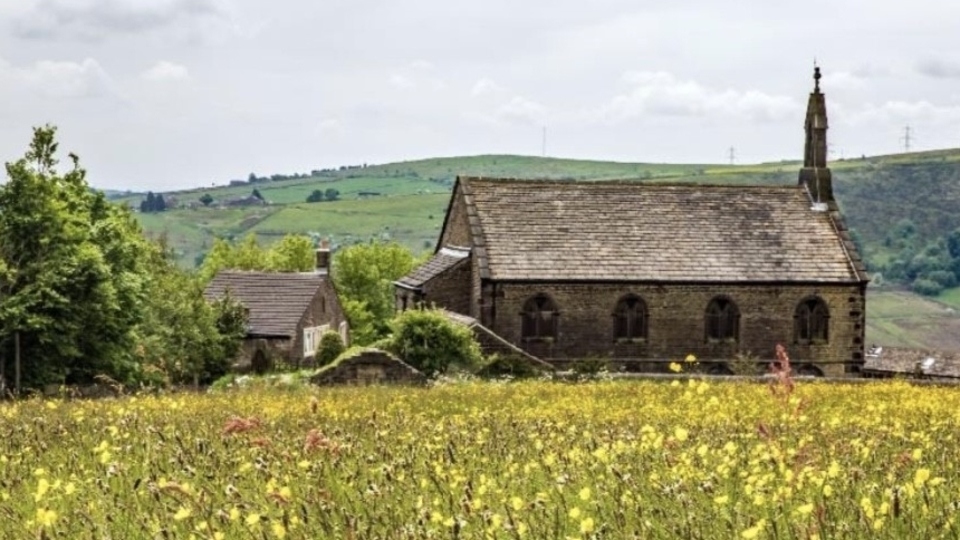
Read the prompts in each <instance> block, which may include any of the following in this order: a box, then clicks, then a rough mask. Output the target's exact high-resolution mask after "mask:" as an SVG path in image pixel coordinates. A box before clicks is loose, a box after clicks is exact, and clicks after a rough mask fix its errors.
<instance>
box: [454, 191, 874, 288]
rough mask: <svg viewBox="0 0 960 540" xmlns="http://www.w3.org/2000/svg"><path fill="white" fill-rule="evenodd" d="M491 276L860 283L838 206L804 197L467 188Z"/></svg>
mask: <svg viewBox="0 0 960 540" xmlns="http://www.w3.org/2000/svg"><path fill="white" fill-rule="evenodd" d="M457 189H459V190H460V191H461V195H462V197H463V200H464V202H465V207H466V214H467V219H468V222H469V226H470V231H471V232H470V234H471V237H472V241H473V248H474V253H475V256H476V257H477V258H478V265H479V268H480V273H481V277H485V278H491V279H497V280H538V281H542V280H572V281H697V282H703V281H708V282H734V283H736V282H757V281H762V282H860V281H866V279H867V278H866V274H865V272H863V270H862V268H863V267H862V263H860V261H859V257H858V256H857V255H856V250H855V249H854V248H853V245H852V243H851V242H850V241H849V238H848V236H846V233H845V229H844V227H843V224H842V221H840V218H839V213H838V212H836V206H835V204H832V205H831V208H830V210H831V211H815V210H812V209H811V200H810V198H809V195H808V193H807V191H806V188H805V187H804V186H717V185H711V186H705V185H696V184H682V185H669V184H652V183H641V182H630V181H601V182H558V181H547V180H543V181H537V180H514V179H487V178H463V177H461V178H458V185H457V187H456V188H455V191H454V193H455V195H454V196H457V195H456V193H457Z"/></svg>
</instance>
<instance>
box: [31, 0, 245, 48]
mask: <svg viewBox="0 0 960 540" xmlns="http://www.w3.org/2000/svg"><path fill="white" fill-rule="evenodd" d="M228 8H229V5H228V4H227V3H226V0H36V2H35V3H33V5H32V7H31V8H30V9H28V10H25V11H24V12H23V13H21V14H20V15H19V16H17V17H15V18H13V20H12V27H13V30H14V32H15V34H16V35H18V36H19V37H22V38H32V39H62V38H76V39H82V40H90V41H97V40H100V39H103V38H105V37H108V36H109V35H111V34H138V33H143V32H147V31H152V30H156V29H158V28H165V27H173V28H175V29H177V30H178V31H182V30H193V31H199V30H202V29H210V25H211V24H213V25H223V24H227V25H231V24H232V23H231V22H230V19H231V15H230V10H229V9H228Z"/></svg>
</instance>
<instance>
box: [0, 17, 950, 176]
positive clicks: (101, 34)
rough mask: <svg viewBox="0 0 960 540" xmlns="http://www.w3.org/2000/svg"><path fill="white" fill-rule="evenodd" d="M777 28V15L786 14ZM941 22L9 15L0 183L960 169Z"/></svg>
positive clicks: (0, 52) (3, 41)
mask: <svg viewBox="0 0 960 540" xmlns="http://www.w3.org/2000/svg"><path fill="white" fill-rule="evenodd" d="M788 6H789V7H788ZM958 20H960V3H957V2H948V1H943V0H913V1H912V2H909V3H903V2H892V1H889V0H829V1H827V0H809V1H806V2H789V3H785V2H771V1H770V0H737V1H736V2H734V1H730V0H725V1H718V0H713V1H708V0H670V1H666V0H655V1H654V0H592V1H590V2H584V1H582V0H553V1H552V2H521V1H520V0H510V1H507V0H483V1H476V2H466V1H457V0H443V1H441V0H419V1H403V0H390V1H387V0H320V1H312V0H271V1H270V2H264V1H262V0H0V160H2V161H9V160H12V159H15V158H17V157H19V156H21V155H22V154H23V151H24V150H25V148H26V145H27V143H28V141H29V138H30V133H31V132H30V128H31V126H35V125H40V124H43V123H47V122H49V123H53V124H55V125H57V126H59V129H60V131H59V135H60V140H61V148H62V150H64V151H73V152H75V153H77V154H79V155H80V157H81V160H82V162H83V163H84V165H85V166H86V167H87V169H88V170H89V172H90V176H89V178H90V181H91V183H92V184H93V185H95V186H98V187H102V188H132V189H153V190H168V189H175V188H183V187H191V186H200V185H210V184H211V183H214V182H216V183H225V182H227V181H228V180H230V179H232V178H246V176H247V175H248V174H249V173H250V172H256V173H257V174H261V175H262V174H270V173H278V172H305V171H309V170H311V169H316V168H323V167H333V166H338V165H343V164H353V163H362V162H366V163H383V162H388V161H397V160H407V159H418V158H425V157H435V156H453V155H467V154H489V153H510V154H528V155H540V153H541V143H542V140H541V135H542V130H543V127H544V126H546V128H547V145H546V146H547V149H546V150H547V154H548V155H550V156H560V157H573V158H588V159H604V160H606V159H611V160H621V161H645V162H684V163H691V162H709V163H723V162H726V161H727V159H728V151H729V148H731V147H734V148H735V149H736V156H737V162H739V163H751V162H759V161H766V160H777V159H799V158H800V156H801V150H802V142H803V137H802V125H803V111H804V107H805V103H806V98H807V94H808V92H809V91H810V90H811V87H812V83H813V81H812V79H811V73H812V65H813V61H814V58H816V59H817V61H818V62H819V64H820V65H821V67H822V69H823V73H824V78H823V81H822V87H823V90H824V92H825V93H826V94H827V104H828V109H829V114H830V120H831V126H830V127H831V130H830V133H829V136H830V141H831V146H832V152H833V154H832V155H833V157H834V158H839V157H841V156H845V157H851V156H859V155H861V154H867V155H870V154H878V153H892V152H897V151H900V150H901V149H902V147H903V141H902V137H903V130H904V127H905V126H907V125H909V126H911V128H912V131H913V135H914V136H915V140H914V141H913V146H914V148H915V149H935V148H945V147H954V146H958V145H960V35H958V34H957V31H956V30H957V28H956V23H957V21H958Z"/></svg>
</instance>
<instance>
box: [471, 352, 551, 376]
mask: <svg viewBox="0 0 960 540" xmlns="http://www.w3.org/2000/svg"><path fill="white" fill-rule="evenodd" d="M544 371H546V370H545V369H544V368H543V367H542V366H538V365H536V364H535V363H534V362H533V361H531V360H530V359H528V358H524V357H522V356H520V355H519V354H508V355H505V356H500V355H497V354H494V355H492V356H490V357H489V358H488V359H487V365H486V366H484V367H483V368H482V369H480V370H479V371H477V373H476V374H477V376H479V377H503V376H510V377H515V378H519V379H522V378H528V377H537V376H539V375H541V374H542V373H543V372H544Z"/></svg>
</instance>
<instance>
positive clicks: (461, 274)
mask: <svg viewBox="0 0 960 540" xmlns="http://www.w3.org/2000/svg"><path fill="white" fill-rule="evenodd" d="M470 279H471V270H470V260H469V259H465V260H464V261H462V262H460V263H457V265H456V266H454V267H453V268H450V269H449V270H447V271H446V272H443V273H442V274H440V275H438V276H436V277H435V278H433V279H431V280H430V281H428V282H426V283H424V285H423V296H422V297H421V299H422V301H423V302H424V303H425V304H426V305H427V306H431V305H434V304H436V306H437V307H443V308H446V309H448V310H450V311H455V312H457V313H462V314H464V315H469V314H470Z"/></svg>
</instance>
